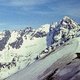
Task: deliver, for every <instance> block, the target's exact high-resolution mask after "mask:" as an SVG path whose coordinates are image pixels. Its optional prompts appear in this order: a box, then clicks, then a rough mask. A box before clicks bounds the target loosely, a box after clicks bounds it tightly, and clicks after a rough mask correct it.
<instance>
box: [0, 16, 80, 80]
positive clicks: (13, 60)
mask: <svg viewBox="0 0 80 80" xmlns="http://www.w3.org/2000/svg"><path fill="white" fill-rule="evenodd" d="M79 36H80V25H78V23H76V22H75V21H73V20H72V19H71V18H69V17H68V16H65V17H64V18H63V19H61V20H60V21H59V22H56V23H52V24H45V25H42V26H41V27H40V28H38V29H33V28H31V27H27V28H25V29H23V30H13V31H9V30H5V31H3V32H0V79H5V78H7V77H8V76H10V75H12V74H14V73H16V72H18V71H20V70H22V69H23V68H25V67H29V66H30V65H31V64H33V63H34V62H36V60H35V58H36V57H37V56H38V55H40V54H41V52H43V51H44V54H46V52H45V51H46V49H48V51H49V52H48V53H50V52H51V51H53V50H52V49H50V47H53V48H54V47H55V45H56V48H55V49H56V51H58V50H57V49H58V48H61V49H62V47H64V46H63V45H64V44H65V46H67V45H68V44H67V42H69V44H71V42H72V43H73V40H74V39H77V38H79ZM74 42H75V43H76V41H74ZM69 48H70V47H69ZM65 49H66V48H65ZM53 52H54V51H53ZM51 53H52V52H51ZM55 54H57V53H56V52H55ZM66 54H67V53H66ZM66 54H65V55H66ZM48 56H49V55H48ZM50 56H51V55H50ZM55 56H56V55H55ZM58 59H59V58H58ZM58 59H57V60H58ZM53 62H54V61H53ZM34 67H35V66H34ZM4 75H5V76H4ZM10 80H13V79H10ZM17 80H19V79H17ZM24 80H25V79H24ZM28 80H31V79H28ZM34 80H35V79H34ZM44 80H51V79H48V78H46V79H44ZM52 80H53V79H52ZM54 80H58V79H54ZM60 80H65V79H60Z"/></svg>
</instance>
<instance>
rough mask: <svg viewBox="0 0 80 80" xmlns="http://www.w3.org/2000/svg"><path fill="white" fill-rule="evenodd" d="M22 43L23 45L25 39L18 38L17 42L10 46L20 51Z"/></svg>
mask: <svg viewBox="0 0 80 80" xmlns="http://www.w3.org/2000/svg"><path fill="white" fill-rule="evenodd" d="M22 43H23V38H22V37H19V38H17V40H16V41H15V42H13V43H11V44H9V45H10V46H12V48H16V49H19V48H20V47H21V45H22Z"/></svg>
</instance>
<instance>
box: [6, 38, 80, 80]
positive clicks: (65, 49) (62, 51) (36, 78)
mask: <svg viewBox="0 0 80 80" xmlns="http://www.w3.org/2000/svg"><path fill="white" fill-rule="evenodd" d="M79 48H80V38H75V39H73V40H71V41H70V42H69V45H66V46H62V47H61V48H58V49H57V50H56V51H55V52H52V53H51V54H50V55H49V56H47V57H46V58H45V59H43V60H39V61H36V62H34V63H33V64H31V65H30V66H27V67H26V68H25V69H23V70H22V71H20V72H17V73H16V74H14V75H12V76H11V77H8V78H7V79H6V80H23V79H24V80H40V79H41V77H40V75H42V74H43V72H44V71H45V70H47V69H48V68H49V67H50V66H51V65H52V64H53V63H54V62H56V61H57V60H58V59H60V58H62V57H63V56H64V57H65V56H67V55H72V54H75V53H77V52H80V50H79ZM75 56H76V55H74V57H75Z"/></svg>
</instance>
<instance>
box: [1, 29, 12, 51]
mask: <svg viewBox="0 0 80 80" xmlns="http://www.w3.org/2000/svg"><path fill="white" fill-rule="evenodd" d="M10 36H11V33H10V31H7V30H6V31H5V32H4V37H3V38H2V39H1V40H0V51H2V50H3V49H4V48H5V45H6V44H7V41H8V40H9V38H10Z"/></svg>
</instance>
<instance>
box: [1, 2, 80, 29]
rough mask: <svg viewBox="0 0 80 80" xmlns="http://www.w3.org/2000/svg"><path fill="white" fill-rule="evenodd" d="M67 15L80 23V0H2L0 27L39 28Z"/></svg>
mask: <svg viewBox="0 0 80 80" xmlns="http://www.w3.org/2000/svg"><path fill="white" fill-rule="evenodd" d="M65 15H66V16H69V17H71V18H72V19H74V20H75V21H76V22H78V23H80V0H0V29H17V28H23V27H26V26H31V27H35V28H37V27H40V25H42V24H46V23H51V22H52V21H53V22H56V21H59V20H60V19H62V18H63V17H64V16H65Z"/></svg>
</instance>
